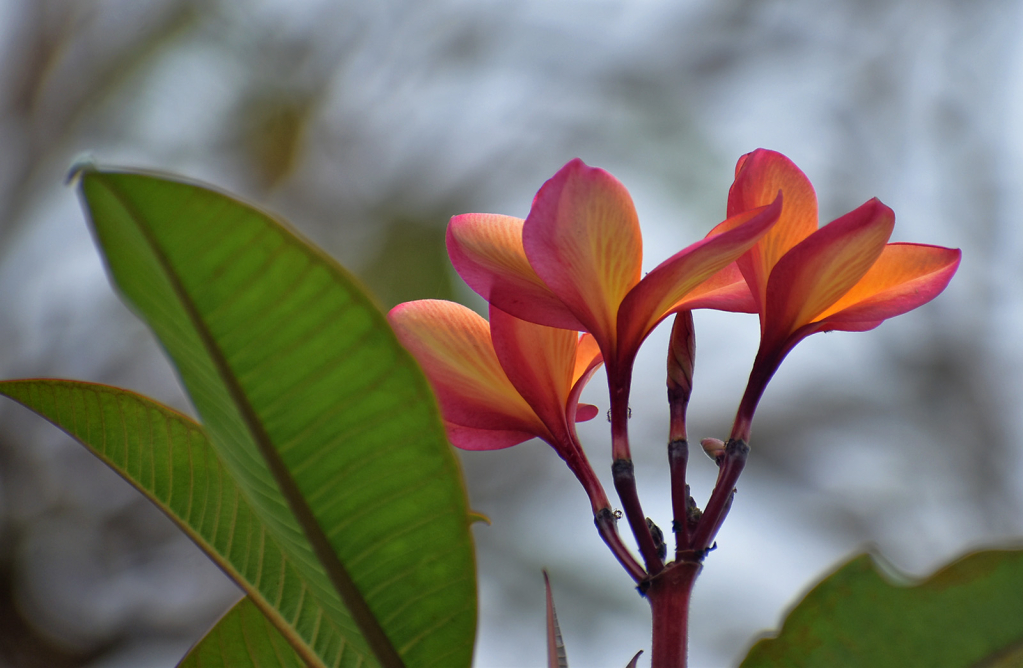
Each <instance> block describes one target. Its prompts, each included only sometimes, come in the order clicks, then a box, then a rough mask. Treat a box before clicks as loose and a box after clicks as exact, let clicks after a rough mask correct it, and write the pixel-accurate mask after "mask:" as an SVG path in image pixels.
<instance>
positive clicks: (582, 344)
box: [572, 333, 603, 386]
mask: <svg viewBox="0 0 1023 668" xmlns="http://www.w3.org/2000/svg"><path fill="white" fill-rule="evenodd" d="M602 361H603V358H602V357H601V355H600V346H598V345H597V340H596V339H595V338H593V335H592V334H590V333H584V334H583V335H582V336H580V337H579V343H578V344H577V345H576V349H575V368H574V369H573V371H572V385H573V386H575V384H576V383H578V382H579V380H580V379H581V378H582V377H583V376H584V375H585V374H587V373H589V372H590V371H591V370H592V369H595V368H597V367H598V366H600V363H601V362H602Z"/></svg>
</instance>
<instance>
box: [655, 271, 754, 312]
mask: <svg viewBox="0 0 1023 668" xmlns="http://www.w3.org/2000/svg"><path fill="white" fill-rule="evenodd" d="M698 308H709V309H716V310H718V311H730V312H732V313H756V312H757V311H758V309H757V303H756V302H755V301H754V300H753V294H752V293H751V292H750V290H749V285H748V284H747V283H746V279H745V278H744V277H743V275H742V272H741V271H739V265H738V264H737V263H735V262H732V263H731V264H729V265H728V266H726V267H725V268H724V269H722V270H721V271H719V272H718V273H716V274H714V275H713V276H711V277H710V278H708V279H707V280H706V281H704V282H703V283H700V284H699V285H698V286H696V287H695V288H693V289H692V290H691V291H690V292H689V294H687V295H686V296H685V298H684V299H682V300H681V301H680V302H678V303H677V304H676V305H675V306H673V307H672V309H671V310H672V311H679V310H682V309H688V310H693V309H698Z"/></svg>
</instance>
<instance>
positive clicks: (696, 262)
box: [618, 197, 783, 359]
mask: <svg viewBox="0 0 1023 668" xmlns="http://www.w3.org/2000/svg"><path fill="white" fill-rule="evenodd" d="M782 207H783V204H782V199H781V198H780V197H778V198H777V199H775V201H774V202H773V203H772V204H771V205H770V206H766V207H759V208H757V209H753V210H751V211H744V212H742V213H740V214H738V215H736V216H733V217H732V218H729V219H728V220H726V221H725V222H724V223H722V224H721V225H718V226H717V227H716V228H715V229H714V230H712V231H711V234H710V235H708V236H707V237H706V238H704V239H702V240H701V241H698V242H696V243H695V244H693V245H692V246H689V247H688V248H686V249H683V250H681V251H679V252H678V253H676V254H675V255H673V256H672V257H670V258H668V259H667V260H665V261H664V262H662V263H661V264H659V265H657V267H655V268H654V269H653V270H652V271H651V272H650V273H648V274H647V275H646V276H645V277H643V280H642V281H640V282H639V285H637V286H636V287H635V288H633V290H632V291H631V292H630V293H629V295H628V297H626V298H625V301H624V303H623V304H622V308H621V311H620V313H619V317H618V326H619V331H618V336H619V357H620V359H630V358H631V356H632V355H634V354H635V352H636V349H637V348H638V347H639V344H640V343H642V342H643V339H645V338H646V336H647V334H649V333H650V330H652V329H653V328H654V326H656V325H657V323H659V322H660V321H661V320H663V319H664V318H665V317H666V316H667V315H668V314H670V313H671V312H673V311H675V310H678V309H679V308H694V307H693V306H691V305H689V300H688V297H689V295H690V293H691V292H693V291H695V290H697V289H698V288H699V287H700V285H701V283H703V282H704V281H706V280H707V279H709V278H711V277H715V275H716V274H717V273H718V272H720V271H722V270H724V269H725V268H726V267H727V266H728V265H730V264H732V263H733V262H735V259H736V258H738V257H739V256H740V255H742V254H743V253H745V252H746V251H747V250H749V249H750V248H751V247H752V246H753V244H755V243H757V240H758V239H760V238H761V237H762V236H763V235H764V234H765V233H766V232H767V231H768V230H770V229H771V226H772V225H774V224H775V223H776V222H777V220H778V214H779V212H780V211H781V210H782ZM732 277H733V278H734V274H732ZM720 278H721V279H725V280H727V279H728V278H729V275H728V274H722V276H721V277H720ZM719 288H725V289H727V286H720V285H711V286H708V293H712V292H714V291H715V290H716V289H719ZM733 289H734V288H733ZM708 293H700V294H697V295H695V296H694V299H693V302H694V303H695V302H697V301H698V300H699V299H700V298H704V299H706V300H708V301H709V300H710V298H711V297H710V295H709V294H708ZM740 294H741V293H740ZM746 294H749V292H748V291H747V292H746Z"/></svg>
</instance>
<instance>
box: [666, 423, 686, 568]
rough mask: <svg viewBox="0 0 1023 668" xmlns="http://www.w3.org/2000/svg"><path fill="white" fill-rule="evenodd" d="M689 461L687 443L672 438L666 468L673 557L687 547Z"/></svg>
mask: <svg viewBox="0 0 1023 668" xmlns="http://www.w3.org/2000/svg"><path fill="white" fill-rule="evenodd" d="M688 463H689V443H687V442H686V441H685V439H682V440H673V441H671V442H670V443H668V469H669V471H670V472H671V515H672V522H671V529H672V531H673V532H674V533H675V558H676V559H677V558H678V556H679V554H681V552H682V551H683V550H688V549H689V488H688V486H687V485H686V466H687V464H688Z"/></svg>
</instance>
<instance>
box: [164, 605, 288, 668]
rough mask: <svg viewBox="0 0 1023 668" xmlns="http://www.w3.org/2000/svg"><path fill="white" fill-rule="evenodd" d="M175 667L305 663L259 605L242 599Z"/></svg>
mask: <svg viewBox="0 0 1023 668" xmlns="http://www.w3.org/2000/svg"><path fill="white" fill-rule="evenodd" d="M178 668H306V664H305V663H304V662H303V661H302V658H301V657H300V656H299V655H298V654H296V653H295V650H294V649H292V647H291V645H289V644H288V641H287V640H285V639H284V637H283V636H282V635H281V634H280V633H279V632H278V631H277V629H276V628H274V626H273V625H272V624H270V622H268V621H267V619H266V617H264V616H263V613H261V612H260V611H259V608H257V607H256V606H255V605H254V604H253V603H252V601H250V600H249V599H248V598H243V599H242V600H240V601H238V603H236V604H235V606H234V607H233V608H231V609H230V610H229V611H228V612H227V614H226V615H224V616H223V617H221V618H220V621H218V622H217V624H216V626H214V627H213V628H212V629H210V631H209V633H207V634H206V635H205V636H204V637H203V639H202V640H200V641H199V643H198V644H197V645H196V646H195V647H193V648H192V650H191V651H190V652H189V653H188V655H187V656H186V657H185V658H184V659H182V660H181V663H179V664H178Z"/></svg>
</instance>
